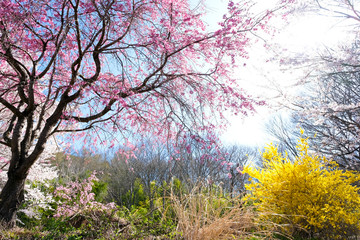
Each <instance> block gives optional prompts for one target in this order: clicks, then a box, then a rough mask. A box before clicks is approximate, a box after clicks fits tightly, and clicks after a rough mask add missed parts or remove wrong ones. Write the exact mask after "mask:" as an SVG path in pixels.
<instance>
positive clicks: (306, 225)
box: [244, 138, 360, 238]
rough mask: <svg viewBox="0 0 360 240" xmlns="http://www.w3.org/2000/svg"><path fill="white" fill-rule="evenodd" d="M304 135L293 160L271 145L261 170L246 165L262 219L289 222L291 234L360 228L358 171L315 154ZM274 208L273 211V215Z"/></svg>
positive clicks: (323, 233)
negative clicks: (349, 169) (339, 166)
mask: <svg viewBox="0 0 360 240" xmlns="http://www.w3.org/2000/svg"><path fill="white" fill-rule="evenodd" d="M308 148H309V145H308V139H305V138H300V140H299V143H298V145H297V149H298V155H299V157H296V158H295V159H294V160H293V161H292V160H291V159H289V157H288V156H287V155H282V154H280V153H279V152H278V149H277V147H275V146H274V145H269V146H268V147H267V148H266V150H265V152H264V153H263V160H264V164H263V167H262V168H260V169H256V168H255V167H251V166H247V167H246V168H245V169H244V172H245V173H248V174H249V175H250V176H251V177H252V178H253V179H251V183H249V184H247V186H246V187H247V189H248V190H249V191H250V194H249V195H248V197H247V199H248V200H251V201H253V203H254V205H255V206H256V207H257V210H258V211H259V212H260V213H262V214H263V218H265V219H271V220H272V221H274V222H275V223H281V224H284V223H286V224H290V227H289V228H287V231H288V232H289V233H294V234H300V235H301V234H305V235H310V236H315V235H316V236H321V237H330V238H342V237H344V236H351V235H355V234H356V233H357V232H358V230H359V229H360V223H359V221H358V220H359V219H360V195H359V191H360V188H359V187H358V186H357V185H356V184H355V183H357V182H358V181H359V180H360V176H359V175H358V174H356V172H352V171H343V170H339V169H338V168H337V167H338V166H337V165H336V163H335V162H332V161H328V160H327V159H325V158H324V157H320V156H317V155H316V154H311V153H310V152H309V150H308ZM271 213H274V214H271Z"/></svg>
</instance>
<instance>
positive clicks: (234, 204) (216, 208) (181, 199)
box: [171, 184, 279, 240]
mask: <svg viewBox="0 0 360 240" xmlns="http://www.w3.org/2000/svg"><path fill="white" fill-rule="evenodd" d="M202 189H203V187H202V185H201V184H199V185H198V186H197V187H195V188H194V189H193V190H192V191H191V192H190V193H189V194H187V195H183V196H176V195H174V194H172V195H171V200H172V207H173V209H174V211H175V213H176V217H177V218H178V226H177V231H179V232H181V233H182V236H183V238H184V239H186V240H210V239H264V238H266V239H272V237H273V235H274V233H275V232H276V230H277V229H279V226H277V225H275V224H274V223H271V222H259V221H258V219H259V218H258V216H257V213H256V211H254V208H253V207H252V206H246V205H244V203H243V202H242V201H241V200H240V198H238V199H236V200H234V199H232V200H231V199H227V198H225V197H221V195H222V194H221V192H217V193H214V192H211V191H210V192H209V191H204V190H202Z"/></svg>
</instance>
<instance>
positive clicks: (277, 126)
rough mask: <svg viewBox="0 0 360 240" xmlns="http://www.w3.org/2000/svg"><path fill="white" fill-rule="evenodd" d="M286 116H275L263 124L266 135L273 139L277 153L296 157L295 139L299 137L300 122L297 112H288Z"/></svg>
mask: <svg viewBox="0 0 360 240" xmlns="http://www.w3.org/2000/svg"><path fill="white" fill-rule="evenodd" d="M287 114H288V115H287V116H282V115H281V114H279V115H275V116H273V117H272V118H270V120H269V121H268V122H266V123H265V126H266V131H267V133H268V134H269V135H270V136H272V137H273V138H275V141H274V143H275V144H276V145H277V146H278V148H279V152H281V153H285V152H286V153H287V154H289V155H291V156H293V157H296V156H298V151H297V149H296V144H297V139H298V136H300V125H301V124H300V122H299V116H298V113H297V112H293V111H290V112H288V113H287Z"/></svg>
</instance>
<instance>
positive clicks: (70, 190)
mask: <svg viewBox="0 0 360 240" xmlns="http://www.w3.org/2000/svg"><path fill="white" fill-rule="evenodd" d="M97 181H99V179H98V178H97V177H96V171H94V172H93V173H92V174H91V176H90V177H88V178H86V179H84V180H83V181H82V182H78V181H75V182H69V183H68V184H67V185H66V186H60V187H57V188H56V190H55V197H57V198H59V199H60V200H59V205H58V207H57V210H56V213H55V215H54V217H58V218H60V217H71V216H74V215H77V214H79V213H84V212H89V211H91V210H101V211H107V210H114V209H115V208H116V205H115V203H113V202H112V203H108V204H103V203H100V202H97V201H95V194H94V193H93V192H92V187H93V185H94V183H95V182H97Z"/></svg>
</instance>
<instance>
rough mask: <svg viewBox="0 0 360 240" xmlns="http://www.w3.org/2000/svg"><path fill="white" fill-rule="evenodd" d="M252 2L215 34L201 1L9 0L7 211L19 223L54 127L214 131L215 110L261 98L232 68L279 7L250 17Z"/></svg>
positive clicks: (4, 96)
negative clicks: (246, 90)
mask: <svg viewBox="0 0 360 240" xmlns="http://www.w3.org/2000/svg"><path fill="white" fill-rule="evenodd" d="M281 4H285V1H281ZM252 5H253V4H251V3H250V2H247V1H241V2H239V3H234V2H232V1H230V2H229V4H228V14H226V15H224V18H223V22H222V23H220V25H219V27H218V29H217V30H216V31H214V32H209V31H207V30H206V25H205V23H204V22H203V20H202V19H203V14H202V13H203V12H204V8H203V7H202V6H201V5H199V6H197V7H195V8H194V9H193V8H192V7H191V5H190V4H189V2H188V1H185V0H180V1H173V0H135V1H128V0H124V1H116V0H98V1H95V0H50V1H44V0H7V1H1V2H0V66H1V68H0V69H1V70H0V113H1V116H3V118H2V119H1V120H0V124H1V126H0V127H1V131H2V140H1V142H0V143H1V145H2V146H3V147H6V148H7V149H9V150H8V151H9V152H11V156H10V158H9V159H7V161H9V169H8V173H7V175H8V180H7V182H6V184H5V186H4V187H3V189H2V191H1V194H0V220H1V221H2V222H6V223H8V226H12V225H13V223H14V219H15V214H16V211H17V209H18V208H19V205H20V204H21V200H22V199H23V195H24V184H25V179H26V177H27V176H28V174H29V170H30V168H31V166H32V165H33V164H34V163H35V162H36V160H37V159H38V158H39V156H40V155H41V153H42V152H43V151H44V148H45V144H46V143H47V142H48V140H49V138H50V137H51V136H55V135H56V134H68V135H67V136H72V137H74V136H77V137H79V138H83V139H87V138H86V136H91V143H92V144H95V145H96V144H108V146H110V147H111V146H113V145H114V144H115V143H116V142H115V141H116V139H118V138H116V136H122V137H123V138H122V140H121V141H122V142H124V143H125V144H127V145H128V146H131V139H132V138H131V137H133V136H134V135H136V134H142V133H146V134H152V135H154V136H158V137H159V138H160V139H164V140H165V139H167V138H181V136H183V134H182V133H184V132H189V131H212V130H213V129H214V128H215V125H214V122H213V121H212V120H213V118H214V117H217V119H218V121H217V123H216V124H217V127H219V128H221V127H223V126H224V121H222V119H223V117H224V116H223V111H225V110H231V111H232V112H234V113H245V112H246V111H252V110H253V106H254V104H255V105H256V104H261V102H259V101H256V100H254V99H253V98H251V97H249V96H248V95H246V94H245V93H244V92H242V91H241V89H240V88H239V87H238V86H237V85H236V81H235V79H234V78H232V77H231V71H232V69H234V68H235V67H236V66H237V65H236V60H237V58H238V57H243V58H247V52H246V48H247V46H248V45H249V44H250V43H251V36H252V35H253V34H254V35H258V34H259V33H258V32H259V31H260V30H266V31H268V30H269V29H268V28H267V24H268V21H269V19H270V18H271V17H272V16H273V15H274V12H273V11H265V12H263V13H261V14H254V11H251V8H250V7H251V6H252ZM279 8H280V6H279V7H278V8H277V9H279ZM101 131H104V132H106V133H108V135H106V134H104V133H103V134H100V132H101ZM130 133H131V134H133V135H129V134H130ZM69 134H70V135H69ZM186 134H187V133H186ZM105 136H109V138H106V137H105ZM129 136H130V137H129ZM74 138H75V137H74ZM85 144H89V143H88V142H86V143H85Z"/></svg>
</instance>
